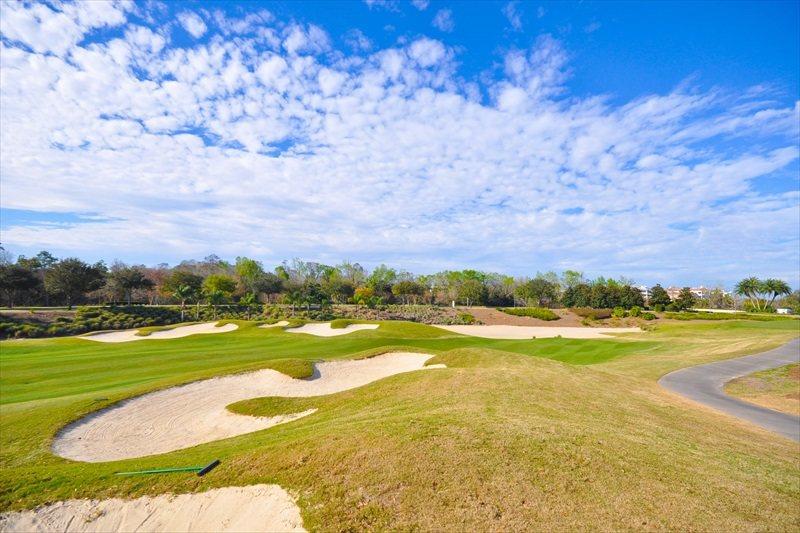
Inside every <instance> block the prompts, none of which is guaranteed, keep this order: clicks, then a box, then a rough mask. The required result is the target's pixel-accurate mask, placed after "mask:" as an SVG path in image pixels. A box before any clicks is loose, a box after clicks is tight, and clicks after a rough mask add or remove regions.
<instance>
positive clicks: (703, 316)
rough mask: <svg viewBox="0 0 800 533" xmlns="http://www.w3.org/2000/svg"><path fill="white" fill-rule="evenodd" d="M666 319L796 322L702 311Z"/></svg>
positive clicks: (686, 312) (675, 314)
mask: <svg viewBox="0 0 800 533" xmlns="http://www.w3.org/2000/svg"><path fill="white" fill-rule="evenodd" d="M664 316H665V317H666V318H672V319H673V320H757V321H760V322H769V321H772V320H796V319H794V318H792V317H791V316H788V315H751V314H749V313H707V312H703V311H697V312H692V311H683V312H681V313H667V314H666V315H664Z"/></svg>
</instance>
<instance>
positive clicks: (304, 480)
mask: <svg viewBox="0 0 800 533" xmlns="http://www.w3.org/2000/svg"><path fill="white" fill-rule="evenodd" d="M236 323H237V324H238V326H239V327H238V328H237V329H236V330H234V331H230V332H228V333H225V334H223V335H195V336H190V337H185V338H179V339H171V340H153V341H144V342H132V343H117V344H103V343H91V342H86V341H85V340H82V339H76V338H58V339H42V340H25V341H3V342H2V343H0V389H1V390H2V396H0V465H2V469H0V487H2V492H0V511H3V512H7V511H17V510H25V509H32V508H34V507H36V506H39V505H43V504H48V503H55V502H59V501H65V500H74V499H96V500H102V499H106V498H125V499H133V498H138V497H142V496H149V497H157V496H159V495H161V494H165V493H173V494H186V493H193V492H206V491H209V490H211V489H217V488H224V487H234V486H235V487H245V486H250V485H278V486H280V487H281V488H282V489H285V490H286V491H287V492H288V493H289V494H290V495H291V497H292V498H293V499H294V500H295V501H296V502H297V505H298V506H299V508H300V513H301V516H302V521H303V527H304V528H305V529H307V530H347V529H349V530H362V529H406V530H409V529H423V530H442V529H449V530H456V529H457V530H466V529H471V530H474V529H477V530H513V529H517V530H519V529H532V528H533V529H561V530H563V529H576V528H582V529H586V528H590V529H591V528H593V529H607V530H608V529H631V528H638V529H695V530H697V529H700V530H709V529H714V530H751V529H762V530H763V529H777V530H795V529H797V528H798V527H800V510H798V509H800V505H798V504H799V503H800V483H798V479H800V450H798V446H797V443H795V442H792V441H791V440H789V439H785V438H783V437H781V436H780V435H776V434H773V433H770V432H768V431H765V430H762V429H760V428H758V427H756V426H754V425H751V424H749V423H746V422H743V421H740V420H737V419H735V418H732V417H730V416H727V415H725V414H722V413H718V412H715V411H712V410H710V409H708V408H705V407H703V406H700V405H698V404H695V403H693V402H690V401H688V400H685V399H682V398H680V397H678V396H676V395H673V394H671V393H669V392H668V391H665V390H664V389H662V388H661V387H659V386H658V384H657V380H658V378H659V377H661V376H663V375H664V374H666V373H668V372H671V371H673V370H677V369H679V368H683V367H687V366H693V365H698V364H702V363H707V362H711V361H715V360H721V359H727V358H732V357H737V356H741V355H745V354H750V353H757V352H760V351H765V350H767V349H770V348H774V347H777V346H780V345H782V344H784V343H786V342H788V341H789V340H791V339H793V338H796V337H798V336H800V322H798V321H794V320H785V321H770V322H754V321H725V322H699V321H698V322H686V323H663V324H658V325H656V326H655V327H654V328H653V330H652V331H646V332H642V333H632V334H625V335H621V336H619V337H617V338H608V339H597V340H594V339H591V340H588V339H587V340H584V339H564V338H553V339H535V340H498V339H484V338H479V337H469V336H463V335H458V334H456V333H451V332H448V331H444V330H442V329H438V328H433V327H429V326H424V325H420V324H414V323H408V322H381V323H380V327H379V328H377V329H374V330H364V331H356V332H353V333H351V334H348V335H343V336H340V337H330V338H326V337H315V336H311V335H297V334H291V333H287V332H285V331H284V330H283V329H282V328H280V327H276V328H268V329H267V328H259V327H258V324H257V323H255V322H245V321H238V322H236ZM387 352H414V353H425V354H432V355H433V356H434V357H433V358H431V359H430V360H428V361H427V362H428V363H429V364H443V365H446V368H439V369H437V370H436V371H430V372H406V373H402V374H397V375H394V376H390V377H386V378H384V379H380V380H378V381H374V382H371V383H368V384H366V385H364V386H361V387H358V388H355V389H350V390H344V391H341V392H336V393H333V394H329V395H325V396H316V397H306V398H276V397H267V398H251V399H246V400H243V401H240V402H237V403H234V404H232V405H229V406H228V409H229V410H230V411H232V412H234V413H237V414H240V415H253V416H270V417H271V416H279V415H285V414H291V413H299V412H304V411H307V410H309V409H315V411H314V412H313V413H311V414H309V415H308V416H305V417H303V418H299V419H297V420H294V421H291V422H288V423H284V424H280V425H277V426H274V427H270V428H268V429H264V430H261V431H256V432H254V433H248V434H244V435H239V436H235V437H231V438H226V439H223V440H217V441H214V442H208V443H205V444H200V445H198V446H194V447H192V448H187V449H182V450H176V451H173V452H169V453H165V454H161V455H152V456H147V457H139V458H136V459H128V460H123V461H112V462H101V463H86V462H79V461H72V460H67V459H63V458H61V457H58V456H56V455H54V454H53V453H52V445H53V441H54V439H55V437H56V435H57V434H58V432H59V431H61V430H62V429H63V428H64V427H65V426H67V425H68V424H70V423H71V422H74V421H76V420H79V419H80V418H82V417H83V416H85V415H87V414H90V413H93V412H95V411H98V410H100V409H103V408H106V407H109V406H111V405H113V404H115V403H116V402H119V401H121V400H125V399H128V398H132V397H135V396H139V395H142V394H145V393H148V392H152V391H155V390H161V389H166V388H168V387H172V386H175V385H181V384H185V383H189V382H194V381H197V380H201V379H207V378H212V377H216V376H223V375H229V374H237V373H241V372H247V371H254V370H258V369H265V368H270V369H273V370H277V371H279V372H282V373H285V374H287V375H288V376H290V377H294V378H304V377H310V376H311V375H312V372H313V364H312V363H314V362H318V361H321V360H326V361H330V360H341V359H356V358H363V357H369V356H374V355H378V354H382V353H387ZM217 458H218V459H220V460H221V464H220V466H218V467H217V468H216V469H215V470H213V471H212V472H211V473H209V474H208V475H206V476H204V477H197V476H195V475H187V474H185V473H174V474H164V475H158V476H131V477H120V476H115V475H114V474H115V472H120V471H132V470H141V469H150V468H162V467H163V468H167V467H174V466H182V465H193V464H206V463H208V462H209V461H211V460H212V459H217Z"/></svg>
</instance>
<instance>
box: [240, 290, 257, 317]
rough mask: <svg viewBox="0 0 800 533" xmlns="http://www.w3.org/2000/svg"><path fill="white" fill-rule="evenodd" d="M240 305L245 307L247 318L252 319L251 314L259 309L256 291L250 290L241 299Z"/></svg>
mask: <svg viewBox="0 0 800 533" xmlns="http://www.w3.org/2000/svg"><path fill="white" fill-rule="evenodd" d="M239 305H241V306H243V307H244V308H245V313H246V314H247V320H250V315H251V314H252V312H253V311H254V310H256V309H258V298H256V295H255V293H252V292H248V293H247V294H245V295H244V296H242V297H241V298H240V299H239Z"/></svg>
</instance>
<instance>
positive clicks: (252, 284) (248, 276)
mask: <svg viewBox="0 0 800 533" xmlns="http://www.w3.org/2000/svg"><path fill="white" fill-rule="evenodd" d="M233 269H234V272H236V276H237V277H238V278H239V282H240V283H241V285H242V288H243V289H244V291H245V292H252V293H254V292H257V291H258V289H259V286H258V284H259V280H260V279H261V278H262V277H263V276H264V269H263V267H262V266H261V263H259V262H258V261H256V260H255V259H250V258H247V257H237V258H236V264H235V265H234V266H233Z"/></svg>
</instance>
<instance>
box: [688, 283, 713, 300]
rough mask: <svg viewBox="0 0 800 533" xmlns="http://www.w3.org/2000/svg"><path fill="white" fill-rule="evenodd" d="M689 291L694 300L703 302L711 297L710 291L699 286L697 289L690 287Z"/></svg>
mask: <svg viewBox="0 0 800 533" xmlns="http://www.w3.org/2000/svg"><path fill="white" fill-rule="evenodd" d="M689 290H690V291H692V294H693V295H694V297H695V298H702V299H703V300H705V299H707V298H708V297H709V296H711V289H709V288H707V287H703V286H702V285H700V286H699V287H692V288H690V289H689Z"/></svg>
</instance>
